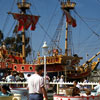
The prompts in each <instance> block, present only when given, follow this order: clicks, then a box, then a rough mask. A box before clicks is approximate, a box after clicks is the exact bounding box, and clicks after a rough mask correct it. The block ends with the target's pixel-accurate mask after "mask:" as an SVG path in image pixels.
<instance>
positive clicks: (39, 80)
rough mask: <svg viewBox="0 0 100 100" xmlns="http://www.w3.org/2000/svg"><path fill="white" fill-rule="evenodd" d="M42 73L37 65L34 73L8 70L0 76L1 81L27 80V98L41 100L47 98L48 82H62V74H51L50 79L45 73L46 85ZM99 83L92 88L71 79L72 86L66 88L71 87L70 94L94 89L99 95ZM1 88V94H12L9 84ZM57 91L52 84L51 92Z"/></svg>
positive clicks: (86, 93)
mask: <svg viewBox="0 0 100 100" xmlns="http://www.w3.org/2000/svg"><path fill="white" fill-rule="evenodd" d="M42 73H43V68H42V67H41V66H37V67H36V68H35V73H34V74H32V75H31V74H27V76H24V74H23V73H18V72H8V73H6V75H5V76H3V77H2V78H1V81H6V82H12V81H13V82H19V81H20V82H26V81H27V82H28V86H27V89H28V91H29V100H34V99H37V100H43V96H44V97H45V98H46V100H48V97H47V89H48V88H49V82H50V81H52V82H60V83H63V82H65V81H64V75H61V76H53V78H52V79H50V77H49V75H48V74H47V75H46V85H45V84H44V78H43V76H42ZM83 82H84V83H87V82H88V80H87V79H84V80H83ZM98 83H99V84H98V85H97V86H95V87H94V88H92V89H91V90H90V88H89V87H88V86H87V85H80V84H78V81H73V86H71V87H68V88H73V92H72V96H81V94H80V93H81V91H85V94H84V96H90V95H91V91H92V90H95V91H97V95H98V94H99V95H100V80H99V82H98ZM59 87H60V88H64V87H65V85H63V84H60V85H59ZM0 90H1V93H0V94H1V95H12V93H11V91H10V89H9V86H7V85H2V86H0ZM56 91H57V86H56V84H54V86H53V92H54V93H56Z"/></svg>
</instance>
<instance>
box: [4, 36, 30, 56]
mask: <svg viewBox="0 0 100 100" xmlns="http://www.w3.org/2000/svg"><path fill="white" fill-rule="evenodd" d="M3 42H4V43H5V45H6V47H7V49H8V50H10V51H14V52H19V53H22V37H21V34H18V35H17V38H15V37H7V38H6V39H5V40H4V41H3ZM25 49H26V57H27V56H28V54H29V53H30V52H31V47H30V44H29V37H27V38H26V39H25Z"/></svg>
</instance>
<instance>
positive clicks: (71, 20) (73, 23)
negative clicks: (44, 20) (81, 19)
mask: <svg viewBox="0 0 100 100" xmlns="http://www.w3.org/2000/svg"><path fill="white" fill-rule="evenodd" d="M64 13H65V15H66V21H67V22H68V24H69V25H72V26H73V27H76V20H75V19H74V18H73V17H72V16H71V15H70V13H69V12H68V11H67V10H64Z"/></svg>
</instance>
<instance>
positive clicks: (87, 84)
mask: <svg viewBox="0 0 100 100" xmlns="http://www.w3.org/2000/svg"><path fill="white" fill-rule="evenodd" d="M49 84H50V85H52V86H54V85H56V91H57V92H56V93H57V94H59V90H60V89H63V88H67V87H72V86H73V82H50V83H49ZM78 84H79V85H81V86H82V87H84V86H87V87H88V88H89V89H93V87H94V86H96V85H98V84H99V83H98V82H87V83H84V82H78ZM60 85H62V87H60Z"/></svg>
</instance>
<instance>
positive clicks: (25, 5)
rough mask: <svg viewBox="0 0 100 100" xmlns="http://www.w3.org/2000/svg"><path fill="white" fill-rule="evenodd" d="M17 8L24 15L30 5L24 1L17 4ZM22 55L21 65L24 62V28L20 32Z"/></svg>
mask: <svg viewBox="0 0 100 100" xmlns="http://www.w3.org/2000/svg"><path fill="white" fill-rule="evenodd" d="M17 5H18V8H19V9H20V10H21V13H22V14H26V10H27V9H29V8H30V5H31V4H30V3H27V2H26V0H22V2H18V3H17ZM22 55H23V64H24V63H25V62H26V51H25V26H23V30H22Z"/></svg>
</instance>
